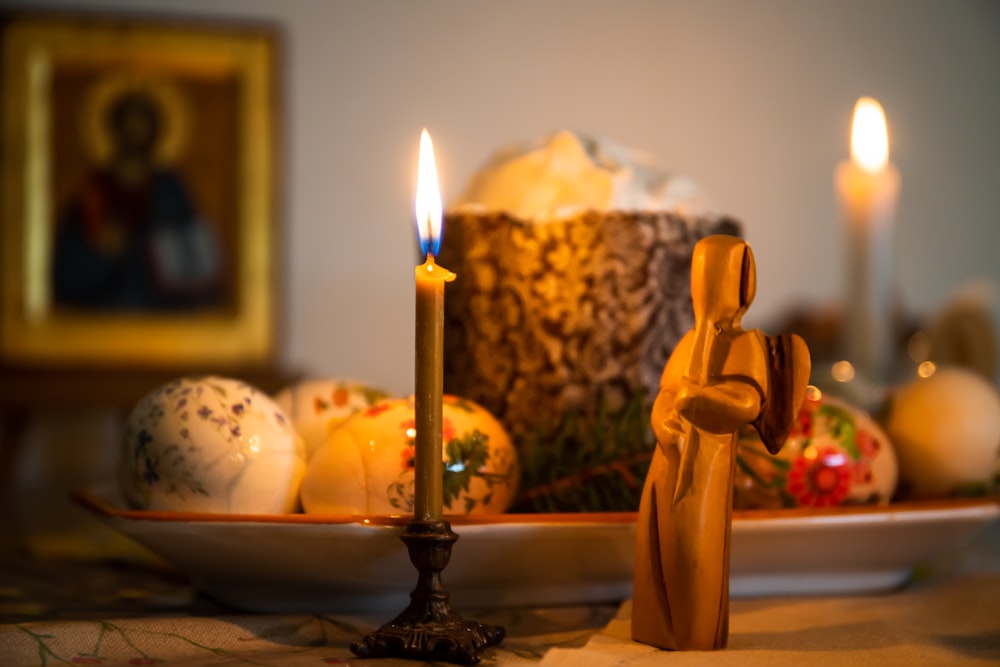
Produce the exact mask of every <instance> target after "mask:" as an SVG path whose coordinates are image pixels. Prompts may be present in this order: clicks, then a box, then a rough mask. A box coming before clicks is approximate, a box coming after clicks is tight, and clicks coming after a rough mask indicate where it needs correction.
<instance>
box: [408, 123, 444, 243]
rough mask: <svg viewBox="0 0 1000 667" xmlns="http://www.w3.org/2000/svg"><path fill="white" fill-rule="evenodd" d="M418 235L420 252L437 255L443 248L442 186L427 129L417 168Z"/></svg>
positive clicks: (421, 141) (422, 133)
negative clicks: (439, 181)
mask: <svg viewBox="0 0 1000 667" xmlns="http://www.w3.org/2000/svg"><path fill="white" fill-rule="evenodd" d="M415 210H416V216H417V235H418V236H419V238H420V252H421V253H423V254H424V255H425V256H426V255H432V256H433V255H437V253H438V250H440V249H441V215H442V210H441V188H440V187H439V186H438V175H437V163H436V162H435V161H434V144H433V143H431V135H430V134H428V132H427V130H426V129H425V130H423V131H422V132H421V133H420V162H419V167H418V169H417V200H416V207H415Z"/></svg>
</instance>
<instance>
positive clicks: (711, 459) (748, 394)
mask: <svg viewBox="0 0 1000 667" xmlns="http://www.w3.org/2000/svg"><path fill="white" fill-rule="evenodd" d="M755 289H756V271H755V268H754V261H753V254H752V253H751V252H750V246H749V245H747V244H746V242H744V241H742V240H740V239H738V238H736V237H732V236H709V237H706V238H704V239H702V240H701V241H700V242H698V244H697V245H696V246H695V248H694V257H693V259H692V265H691V298H692V301H693V303H694V319H695V324H694V328H693V329H691V330H690V331H688V332H687V334H686V335H685V336H684V337H683V338H682V339H681V341H680V343H678V345H677V347H676V348H675V349H674V351H673V354H671V356H670V359H669V360H668V361H667V365H666V367H665V368H664V369H663V375H662V377H661V379H660V392H659V394H658V395H657V397H656V401H655V403H654V405H653V414H652V420H651V421H652V425H653V433H654V434H655V436H656V441H657V444H658V446H657V448H656V451H655V452H654V454H653V460H652V463H651V465H650V468H649V473H648V476H647V478H646V485H645V488H644V489H643V495H642V501H641V504H640V507H639V519H638V526H637V535H636V563H635V579H634V597H633V603H632V638H633V639H634V640H636V641H639V642H643V643H645V644H652V645H653V646H658V647H660V648H665V649H679V650H710V649H718V648H723V647H725V645H726V640H727V638H728V634H729V540H730V533H731V528H730V524H731V518H732V505H733V479H734V471H735V466H736V435H737V431H738V430H739V429H740V427H742V426H744V425H745V424H753V426H754V427H755V428H756V429H757V431H758V432H759V433H760V435H761V438H762V440H763V441H764V444H765V445H766V446H767V448H768V450H769V451H770V452H771V453H772V454H773V453H777V451H778V450H779V449H780V448H781V446H782V445H783V444H784V441H785V438H787V437H788V433H789V431H790V430H791V428H792V424H793V421H794V419H795V417H796V416H797V414H798V411H799V408H800V407H801V405H802V401H803V399H804V398H805V390H806V384H807V382H808V378H809V350H808V349H807V348H806V344H805V342H804V341H803V340H802V339H801V338H799V337H798V336H795V335H788V336H777V337H772V336H765V335H764V334H763V333H761V332H760V331H759V330H756V329H753V330H750V331H744V330H743V329H742V328H740V319H741V318H742V317H743V314H744V313H745V312H746V309H747V307H748V306H749V305H750V303H751V301H753V297H754V292H755Z"/></svg>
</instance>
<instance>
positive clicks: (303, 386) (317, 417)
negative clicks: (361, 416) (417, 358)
mask: <svg viewBox="0 0 1000 667" xmlns="http://www.w3.org/2000/svg"><path fill="white" fill-rule="evenodd" d="M387 396H388V393H387V392H385V391H382V390H381V389H378V388H375V387H371V386H369V385H367V384H364V383H362V382H356V381H354V380H338V379H333V378H330V379H326V378H317V379H309V380H302V381H301V382H296V383H295V384H293V385H291V386H288V387H285V388H284V389H282V390H281V391H280V392H278V393H277V394H276V395H275V397H274V401H275V403H277V404H278V406H279V407H280V408H281V409H282V410H284V412H285V414H286V415H287V416H288V418H289V419H291V420H292V425H293V426H294V427H295V430H296V431H297V432H298V434H299V435H300V436H302V441H303V442H304V443H305V446H306V458H307V459H309V458H312V455H313V454H315V453H316V450H317V449H319V448H320V447H321V446H322V445H323V443H324V442H326V437H327V435H329V434H330V431H332V430H333V429H335V428H337V427H339V426H340V425H341V424H343V423H344V422H345V421H347V420H348V419H349V418H350V417H351V416H353V415H354V414H355V413H357V412H360V411H362V410H367V409H368V408H370V407H371V406H373V405H375V404H376V403H378V402H379V401H381V400H382V399H384V398H386V397H387Z"/></svg>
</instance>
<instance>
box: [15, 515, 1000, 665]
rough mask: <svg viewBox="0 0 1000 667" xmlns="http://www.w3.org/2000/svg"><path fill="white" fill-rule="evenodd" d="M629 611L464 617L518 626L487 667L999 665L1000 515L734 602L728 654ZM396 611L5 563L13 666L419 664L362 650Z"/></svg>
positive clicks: (78, 566)
mask: <svg viewBox="0 0 1000 667" xmlns="http://www.w3.org/2000/svg"><path fill="white" fill-rule="evenodd" d="M445 574H446V575H447V571H446V573H445ZM445 578H446V580H447V576H446V577H445ZM459 611H462V612H465V610H459ZM630 611H631V605H630V603H629V601H624V602H622V601H609V602H608V603H607V604H600V605H593V606H586V607H563V608H553V609H503V610H498V611H492V612H489V613H479V614H477V613H464V616H465V617H466V618H469V619H475V620H480V621H483V622H488V623H496V624H500V625H503V626H504V627H506V629H507V638H506V639H505V640H504V642H503V643H502V644H501V646H500V647H498V648H495V649H491V650H488V651H486V652H485V653H484V656H483V664H502V665H521V664H541V665H567V666H572V667H581V666H584V665H587V666H591V665H593V666H596V667H600V666H603V665H608V666H611V665H628V666H630V667H631V666H641V665H669V666H671V667H673V666H674V665H678V666H684V665H701V664H711V665H751V666H752V665H804V664H822V665H834V666H835V665H868V664H871V665H993V666H995V665H997V664H1000V522H994V523H993V524H991V525H990V526H989V527H988V528H987V529H986V530H984V531H983V532H982V533H980V535H979V536H977V538H976V539H975V540H974V541H973V542H972V543H971V544H970V545H968V547H967V548H965V549H962V550H960V551H952V552H950V553H948V554H945V555H944V556H943V557H942V558H940V559H938V560H936V561H934V562H932V563H928V564H925V565H924V566H922V567H920V568H919V569H918V570H917V571H916V573H915V576H914V579H913V581H911V582H910V583H909V584H908V585H907V586H905V587H904V588H902V589H900V590H898V591H894V592H892V593H887V594H879V595H869V596H858V595H851V596H843V597H837V596H831V597H773V598H760V599H743V600H734V601H733V602H732V605H731V621H730V639H729V648H727V649H726V650H723V651H716V652H711V653H702V652H687V653H671V652H664V651H658V650H656V649H653V648H651V647H648V646H643V645H641V644H636V643H634V642H632V641H630V639H629V615H630ZM386 620H388V619H386V618H378V617H374V616H343V615H337V616H333V615H328V616H314V615H308V616H306V615H301V616H290V615H285V616H275V615H250V614H239V613H236V612H233V611H231V610H227V609H224V608H221V607H219V606H218V605H216V604H214V603H212V602H211V601H208V600H205V599H203V598H202V597H200V596H198V595H197V593H196V592H195V591H194V589H193V588H191V586H190V584H189V583H188V582H187V581H186V580H185V579H184V578H183V577H182V576H179V575H178V574H177V573H173V572H171V571H169V570H163V569H159V568H152V567H150V566H148V565H136V564H134V563H122V562H108V561H106V560H94V559H93V558H91V559H88V560H80V559H76V560H66V559H59V560H39V559H37V558H25V557H23V554H21V555H19V554H17V553H7V554H5V555H4V557H3V560H2V561H0V623H2V624H0V665H2V666H3V667H28V666H35V665H79V664H95V665H104V666H109V665H110V666H125V665H154V664H155V665H165V666H183V667H193V666H196V665H205V666H217V667H221V666H226V667H229V666H235V665H258V666H261V665H274V666H276V667H277V666H280V667H296V666H299V665H330V664H350V665H355V666H361V665H378V666H382V667H394V666H395V665H402V664H407V665H412V664H418V663H414V662H405V661H396V660H360V659H358V658H355V657H354V656H353V655H352V654H351V653H350V651H349V650H348V646H349V645H350V643H351V642H352V641H354V640H356V639H358V638H360V637H362V636H363V635H364V634H365V633H367V632H368V631H370V630H371V629H373V628H374V627H376V626H377V625H378V624H379V623H381V622H384V621H386Z"/></svg>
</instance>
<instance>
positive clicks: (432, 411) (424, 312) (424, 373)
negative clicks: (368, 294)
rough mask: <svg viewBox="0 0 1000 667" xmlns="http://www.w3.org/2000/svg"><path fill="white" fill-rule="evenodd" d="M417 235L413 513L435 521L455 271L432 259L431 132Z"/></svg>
mask: <svg viewBox="0 0 1000 667" xmlns="http://www.w3.org/2000/svg"><path fill="white" fill-rule="evenodd" d="M416 216H417V235H418V236H419V238H420V250H421V252H422V253H423V255H424V257H425V258H426V261H424V263H423V264H421V265H420V266H418V267H417V268H416V276H417V329H416V360H417V364H416V382H415V384H416V387H415V390H414V409H415V411H416V415H415V427H416V431H417V433H416V438H415V439H416V444H415V448H416V470H415V475H416V479H415V483H414V488H413V494H414V498H413V515H414V518H415V519H416V520H418V521H440V520H441V515H442V508H441V506H442V503H443V498H444V492H443V488H442V478H443V477H444V463H443V460H444V456H443V452H442V450H441V425H442V423H441V396H442V393H443V385H444V379H443V373H444V370H443V368H444V366H443V363H444V284H445V283H446V282H451V281H452V280H454V279H455V274H454V273H452V272H451V271H449V270H448V269H445V268H443V267H440V266H438V265H437V264H435V263H434V256H435V255H436V254H437V252H438V250H439V248H440V246H441V223H442V220H441V216H442V211H441V190H440V188H439V187H438V178H437V166H436V165H435V163H434V146H433V144H431V136H430V135H429V134H428V133H427V130H424V131H423V132H422V133H421V134H420V166H419V169H418V171H417V199H416Z"/></svg>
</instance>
